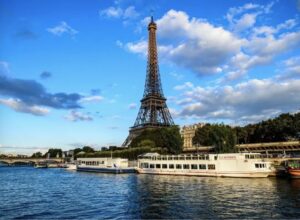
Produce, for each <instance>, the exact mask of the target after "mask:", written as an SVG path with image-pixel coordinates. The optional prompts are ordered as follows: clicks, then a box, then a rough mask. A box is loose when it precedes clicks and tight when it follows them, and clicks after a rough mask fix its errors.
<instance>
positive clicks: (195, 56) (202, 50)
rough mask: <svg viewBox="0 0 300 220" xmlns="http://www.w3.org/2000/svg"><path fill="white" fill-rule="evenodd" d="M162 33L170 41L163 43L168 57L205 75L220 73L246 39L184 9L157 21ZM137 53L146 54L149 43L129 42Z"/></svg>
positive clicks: (162, 46)
mask: <svg viewBox="0 0 300 220" xmlns="http://www.w3.org/2000/svg"><path fill="white" fill-rule="evenodd" d="M157 25H158V36H159V37H161V38H164V40H165V42H166V44H164V45H160V46H159V48H158V49H159V54H160V56H161V57H162V58H163V59H164V60H168V61H171V62H173V63H175V64H177V65H179V66H183V67H186V68H188V69H192V70H193V71H195V72H196V73H198V74H201V75H205V74H211V73H218V72H220V70H221V68H220V66H221V65H222V64H224V63H225V62H226V60H227V59H228V58H229V57H230V56H232V55H233V54H235V53H236V52H238V51H239V49H240V46H241V44H242V40H240V39H237V38H236V37H235V36H234V35H233V34H232V33H230V32H229V31H226V30H225V29H224V28H222V27H215V26H213V25H212V24H210V23H208V22H206V21H203V20H200V19H196V18H189V16H188V15H187V14H186V13H185V12H182V11H175V10H170V11H168V12H167V13H166V14H165V15H164V16H163V17H162V18H161V19H159V20H157ZM126 47H127V49H128V50H129V51H131V52H133V53H141V54H144V55H146V53H147V42H146V41H144V40H143V41H139V42H137V43H127V44H126Z"/></svg>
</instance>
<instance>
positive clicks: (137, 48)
mask: <svg viewBox="0 0 300 220" xmlns="http://www.w3.org/2000/svg"><path fill="white" fill-rule="evenodd" d="M126 48H127V49H128V50H129V51H130V52H132V53H137V54H142V55H144V56H147V49H148V43H147V41H139V42H137V43H127V44H126Z"/></svg>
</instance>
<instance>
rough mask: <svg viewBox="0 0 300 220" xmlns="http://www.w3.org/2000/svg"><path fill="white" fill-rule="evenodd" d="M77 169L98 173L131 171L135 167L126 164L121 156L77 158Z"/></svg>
mask: <svg viewBox="0 0 300 220" xmlns="http://www.w3.org/2000/svg"><path fill="white" fill-rule="evenodd" d="M77 163H78V164H77V171H88V172H99V173H133V172H135V168H133V167H129V166H128V159H123V158H109V157H102V158H77Z"/></svg>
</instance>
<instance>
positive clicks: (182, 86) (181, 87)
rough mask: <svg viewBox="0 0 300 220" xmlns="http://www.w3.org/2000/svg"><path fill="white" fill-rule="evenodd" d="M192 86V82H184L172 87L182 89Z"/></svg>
mask: <svg viewBox="0 0 300 220" xmlns="http://www.w3.org/2000/svg"><path fill="white" fill-rule="evenodd" d="M193 87H194V85H193V83H191V82H185V83H184V84H183V85H178V86H175V87H174V89H175V90H184V89H187V88H193Z"/></svg>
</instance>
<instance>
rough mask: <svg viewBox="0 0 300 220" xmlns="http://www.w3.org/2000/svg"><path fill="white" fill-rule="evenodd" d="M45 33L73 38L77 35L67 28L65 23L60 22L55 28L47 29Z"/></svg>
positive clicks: (69, 27) (70, 28) (76, 32)
mask: <svg viewBox="0 0 300 220" xmlns="http://www.w3.org/2000/svg"><path fill="white" fill-rule="evenodd" d="M47 31H48V32H49V33H51V34H54V35H55V36H62V35H63V34H69V35H71V36H74V35H76V34H78V31H77V30H75V29H73V28H72V27H71V26H69V25H68V24H67V22H65V21H61V22H60V23H59V24H58V25H57V26H55V27H52V28H47Z"/></svg>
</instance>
